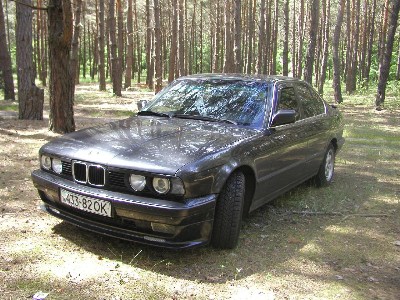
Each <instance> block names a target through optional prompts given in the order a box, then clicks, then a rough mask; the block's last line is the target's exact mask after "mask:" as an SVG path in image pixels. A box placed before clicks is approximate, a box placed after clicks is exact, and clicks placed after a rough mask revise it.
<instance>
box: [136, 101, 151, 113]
mask: <svg viewBox="0 0 400 300" xmlns="http://www.w3.org/2000/svg"><path fill="white" fill-rule="evenodd" d="M147 103H149V100H147V99H142V100H138V102H137V108H138V111H141V110H142V109H143V107H145V106H146V105H147Z"/></svg>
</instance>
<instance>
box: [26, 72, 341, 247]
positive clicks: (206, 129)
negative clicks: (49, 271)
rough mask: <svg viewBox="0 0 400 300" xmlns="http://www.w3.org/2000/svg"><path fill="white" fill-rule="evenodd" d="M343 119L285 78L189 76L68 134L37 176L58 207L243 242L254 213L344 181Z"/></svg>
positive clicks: (201, 238)
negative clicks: (308, 185)
mask: <svg viewBox="0 0 400 300" xmlns="http://www.w3.org/2000/svg"><path fill="white" fill-rule="evenodd" d="M342 134H343V118H342V115H341V114H340V112H339V111H338V109H337V108H336V107H335V106H333V105H328V104H327V103H326V102H325V101H324V100H323V99H322V98H321V97H320V96H319V95H318V93H316V92H315V90H314V89H313V88H312V87H311V86H310V85H309V84H307V83H305V82H303V81H301V80H298V79H293V78H288V77H281V76H259V77H256V76H245V75H229V74H208V75H207V74H202V75H194V76H187V77H182V78H179V79H177V80H175V81H174V82H172V83H171V84H170V85H169V86H167V87H166V88H164V89H163V90H162V91H161V92H159V93H158V94H157V95H156V96H155V97H154V99H152V100H151V101H150V102H149V103H148V104H147V105H146V106H145V107H144V108H143V109H142V110H141V111H140V112H139V113H137V115H134V116H132V117H130V118H128V119H125V120H119V121H115V122H111V123H108V124H104V125H100V126H96V127H92V128H86V129H83V130H80V131H77V132H74V133H70V134H66V135H64V136H61V137H59V138H56V139H54V140H53V141H51V142H49V143H47V144H45V145H44V146H43V147H42V148H41V149H40V151H39V156H40V169H38V170H35V171H33V172H32V180H33V183H34V185H35V187H36V188H37V189H38V191H39V195H40V197H41V199H42V200H43V205H42V208H43V209H44V210H45V211H47V212H48V213H49V214H51V215H53V216H55V217H58V218H60V219H63V220H65V221H67V222H70V223H72V224H74V225H77V226H79V227H82V228H84V229H87V230H90V231H94V232H97V233H101V234H105V235H109V236H113V237H117V238H121V239H126V240H130V241H135V242H138V243H145V244H150V245H154V246H161V247H166V248H175V249H177V248H187V247H193V246H199V245H204V244H208V243H211V244H212V245H213V246H214V247H217V248H225V249H227V248H234V247H235V246H236V245H237V243H238V239H239V234H240V227H241V221H242V218H243V216H245V215H247V214H248V213H249V212H252V211H254V210H255V209H257V208H259V207H260V206H262V205H263V204H265V203H267V202H268V201H271V200H273V199H274V198H276V197H277V196H279V195H281V194H283V193H285V192H286V191H288V190H290V189H292V188H294V187H296V186H297V185H299V184H300V183H302V182H304V181H306V180H309V179H312V180H313V181H314V182H315V184H316V185H317V186H326V185H329V184H330V183H331V182H332V179H333V175H334V164H335V157H336V155H337V153H338V151H339V150H340V149H341V147H342V145H343V143H344V138H343V136H342Z"/></svg>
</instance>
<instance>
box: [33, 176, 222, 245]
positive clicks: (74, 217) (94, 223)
mask: <svg viewBox="0 0 400 300" xmlns="http://www.w3.org/2000/svg"><path fill="white" fill-rule="evenodd" d="M32 180H33V183H34V185H35V187H36V188H37V189H38V191H39V195H40V197H41V199H42V200H43V205H42V209H43V210H45V211H47V212H48V213H50V214H51V215H53V216H56V217H58V218H60V219H63V220H65V221H67V222H69V223H72V224H74V225H77V226H79V227H82V228H84V229H87V230H90V231H94V232H97V233H101V234H105V235H108V236H112V237H117V238H121V239H125V240H129V241H135V242H139V243H143V244H148V245H153V246H160V247H164V248H174V249H180V248H188V247H194V246H199V245H203V244H207V243H209V241H210V238H211V233H212V225H213V220H214V211H215V202H216V195H214V194H213V195H208V196H205V197H201V198H195V199H186V200H185V201H184V202H182V203H180V202H174V201H167V200H160V199H155V198H148V197H141V196H136V195H131V194H123V193H118V192H112V191H108V190H104V189H98V188H94V187H89V186H84V185H80V184H77V183H75V182H73V181H70V180H67V179H64V178H61V177H58V176H56V175H53V174H51V173H47V172H44V171H42V170H36V171H33V172H32ZM60 188H62V189H65V190H67V191H70V192H73V193H76V194H80V195H83V196H87V197H92V198H96V199H101V200H106V201H110V202H111V205H112V216H111V218H110V217H104V216H100V215H96V214H93V213H89V212H85V211H81V210H79V209H76V208H73V207H70V206H68V205H65V204H63V203H62V202H61V201H60ZM160 228H161V229H160ZM165 229H166V230H165Z"/></svg>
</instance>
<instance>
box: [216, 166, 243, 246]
mask: <svg viewBox="0 0 400 300" xmlns="http://www.w3.org/2000/svg"><path fill="white" fill-rule="evenodd" d="M244 192H245V177H244V175H243V173H242V172H235V173H233V174H232V175H231V176H230V177H229V178H228V180H227V181H226V183H225V186H224V188H223V189H222V191H221V193H220V195H219V197H218V200H217V205H216V208H215V216H214V226H213V234H212V241H211V243H212V245H213V246H214V247H216V248H220V249H232V248H234V247H236V245H237V243H238V240H239V232H240V225H241V222H242V215H243V203H244Z"/></svg>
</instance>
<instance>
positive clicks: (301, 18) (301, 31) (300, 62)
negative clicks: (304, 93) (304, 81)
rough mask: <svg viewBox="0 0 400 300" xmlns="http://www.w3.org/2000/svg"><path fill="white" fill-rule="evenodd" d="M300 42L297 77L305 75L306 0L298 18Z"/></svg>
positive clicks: (302, 2)
mask: <svg viewBox="0 0 400 300" xmlns="http://www.w3.org/2000/svg"><path fill="white" fill-rule="evenodd" d="M298 36H299V37H298V41H299V45H298V47H297V50H298V55H297V72H296V74H297V77H301V74H303V39H304V0H300V13H299V18H298Z"/></svg>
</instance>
